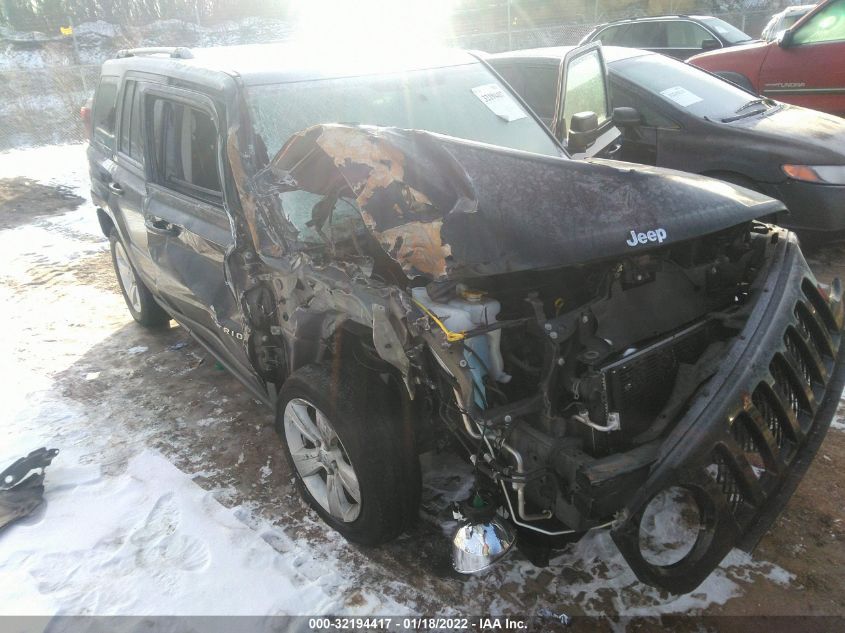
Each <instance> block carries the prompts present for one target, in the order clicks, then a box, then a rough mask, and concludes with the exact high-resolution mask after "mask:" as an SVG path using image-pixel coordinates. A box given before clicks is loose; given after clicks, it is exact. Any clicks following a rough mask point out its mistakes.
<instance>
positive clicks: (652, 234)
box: [626, 229, 666, 246]
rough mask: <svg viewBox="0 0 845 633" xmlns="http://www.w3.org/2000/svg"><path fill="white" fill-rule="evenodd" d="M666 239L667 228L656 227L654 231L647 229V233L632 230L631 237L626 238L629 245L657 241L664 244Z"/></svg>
mask: <svg viewBox="0 0 845 633" xmlns="http://www.w3.org/2000/svg"><path fill="white" fill-rule="evenodd" d="M665 239H666V229H654V230H653V231H646V232H645V233H637V232H636V231H631V239H630V240H626V243H627V244H628V246H637V245H638V244H647V243H648V242H657V243H658V244H662V243H663V240H665Z"/></svg>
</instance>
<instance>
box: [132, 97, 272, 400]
mask: <svg viewBox="0 0 845 633" xmlns="http://www.w3.org/2000/svg"><path fill="white" fill-rule="evenodd" d="M143 93H144V96H143V99H144V114H145V117H146V119H147V121H148V126H147V129H148V131H149V137H148V138H149V140H150V142H151V143H152V150H153V151H152V152H148V156H150V158H151V161H152V165H151V166H150V168H149V170H148V171H149V173H150V182H149V185H148V199H147V205H146V208H145V218H144V222H145V227H146V231H147V239H148V242H149V245H150V255H151V257H152V259H153V261H154V263H155V265H156V267H157V269H158V279H157V291H158V293H159V294H160V295H161V297H162V299H163V300H164V301H165V302H166V303H167V304H168V306H169V307H170V309H171V310H172V311H173V313H174V315H175V316H176V317H177V320H179V321H180V322H181V323H183V324H184V325H186V326H187V327H188V328H189V329H190V330H191V331H192V332H193V334H194V335H195V336H197V337H198V338H199V339H200V340H201V342H203V343H205V344H206V345H207V346H209V347H211V348H212V349H213V350H214V351H215V352H216V353H217V354H218V356H220V357H221V359H222V360H224V361H225V362H227V364H229V365H230V367H229V369H230V370H232V371H235V372H236V373H238V374H239V375H240V376H241V378H242V379H244V380H246V381H248V382H250V383H252V384H253V385H254V386H258V385H260V382H259V381H258V378H257V376H256V375H255V374H254V372H253V370H252V365H251V363H250V361H249V357H248V354H247V352H246V347H245V345H244V341H245V332H244V318H243V314H242V312H241V309H240V304H239V302H238V301H237V300H236V298H235V296H234V294H233V292H232V289H231V288H230V286H229V285H228V284H227V283H226V273H225V269H224V257H225V254H226V251H227V249H228V248H229V247H230V246H231V245H232V241H233V239H232V232H231V228H230V225H229V218H228V215H227V214H226V211H225V209H224V198H223V192H222V187H221V183H222V177H221V171H220V168H221V165H222V160H223V153H222V152H221V150H220V148H221V146H222V139H221V136H220V132H219V130H221V129H225V111H224V110H223V107H222V106H218V105H217V104H216V103H215V102H214V101H213V100H212V99H211V98H209V97H208V96H206V95H203V94H200V93H197V92H193V91H189V90H183V89H177V88H171V87H168V88H167V89H166V90H164V89H161V88H158V87H155V86H150V87H147V88H146V89H145V90H144V91H143Z"/></svg>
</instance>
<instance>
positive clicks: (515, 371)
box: [412, 226, 769, 533]
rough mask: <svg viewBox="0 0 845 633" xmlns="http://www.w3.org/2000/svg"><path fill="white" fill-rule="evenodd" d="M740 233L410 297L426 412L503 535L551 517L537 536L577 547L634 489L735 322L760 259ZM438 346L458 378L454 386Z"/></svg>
mask: <svg viewBox="0 0 845 633" xmlns="http://www.w3.org/2000/svg"><path fill="white" fill-rule="evenodd" d="M749 229H750V226H740V227H735V228H733V229H730V230H727V231H723V232H721V233H718V234H715V235H711V236H708V237H706V238H702V239H700V240H697V241H696V242H695V243H693V244H684V245H682V246H679V247H675V248H671V247H670V248H666V249H664V250H662V251H658V252H653V253H651V254H648V255H642V256H639V257H632V258H629V259H625V260H621V261H612V262H603V263H600V264H595V265H592V266H587V267H581V268H570V269H563V270H558V271H544V272H537V273H533V272H532V273H518V274H515V275H503V276H498V277H492V278H488V279H484V280H474V282H473V286H472V287H471V288H470V287H468V286H467V285H465V284H462V283H445V284H444V283H439V284H437V283H435V284H429V285H428V286H427V287H418V288H414V289H413V290H412V294H413V298H414V301H415V303H416V304H417V305H418V306H419V307H420V309H421V310H422V311H423V312H424V313H425V318H426V319H427V320H428V327H429V328H430V329H431V332H432V335H433V336H434V337H436V338H439V339H442V342H441V345H440V346H436V345H435V346H431V348H430V351H431V356H432V357H433V360H434V364H435V367H434V368H432V369H431V370H430V371H429V375H434V376H436V379H435V381H436V385H434V386H433V387H434V388H433V389H432V390H431V391H430V392H429V397H430V398H432V400H434V401H438V402H433V403H432V405H431V407H432V408H433V409H435V410H436V411H437V414H438V416H439V418H440V419H441V420H442V421H443V422H444V423H445V424H446V425H447V427H448V428H450V429H451V430H452V431H453V432H455V433H457V434H459V435H460V436H461V440H462V443H463V445H464V446H465V448H466V450H467V451H468V452H469V453H470V455H471V456H472V459H473V460H475V461H476V463H478V464H479V469H480V470H481V471H482V472H485V473H487V474H488V475H489V477H490V479H491V480H492V481H496V482H503V483H509V484H511V485H510V486H505V489H506V491H507V496H508V499H507V501H510V502H511V504H512V507H513V509H514V511H515V513H516V517H517V518H518V519H520V520H522V521H527V522H536V521H540V522H541V523H542V521H544V520H547V519H552V518H553V517H554V518H556V519H558V520H559V521H560V523H561V524H560V525H553V523H554V522H553V521H552V522H547V523H542V526H541V527H542V529H543V530H545V531H547V532H550V533H555V532H565V531H567V530H574V531H581V530H584V529H586V528H588V527H590V526H592V525H595V524H597V523H599V522H605V521H607V520H609V519H612V518H613V513H614V512H615V511H616V510H618V501H619V500H621V499H624V498H625V496H626V490H628V489H629V488H632V487H635V486H636V485H637V482H638V481H639V483H641V482H642V477H641V475H642V474H644V473H642V472H639V471H642V470H643V468H644V467H645V466H647V464H648V463H649V461H650V460H649V456H652V457H653V455H654V454H655V448H656V446H655V440H659V438H661V437H663V436H664V435H665V434H666V432H668V431H669V430H670V429H671V428H672V425H673V422H674V421H676V420H677V419H678V416H679V415H680V414H681V413H682V412H683V410H684V408H685V407H686V405H687V404H688V401H689V399H690V398H691V396H692V395H693V393H694V392H695V391H696V390H697V389H698V388H700V386H701V385H702V384H703V383H705V382H706V380H707V379H708V378H709V377H710V376H711V375H712V374H713V373H714V371H715V369H716V366H717V365H718V362H719V359H720V357H721V354H722V352H723V351H724V348H725V344H726V342H727V341H728V340H730V339H731V338H732V337H734V336H736V334H737V333H738V331H739V330H740V329H741V327H742V324H743V323H744V317H745V316H747V314H748V310H747V308H748V301H749V292H750V288H751V285H752V284H753V282H754V280H755V278H756V275H757V273H758V272H759V270H760V269H761V267H762V266H763V263H764V260H765V256H766V245H767V244H768V243H769V240H768V239H766V236H765V235H758V234H755V233H752V232H750V230H749ZM760 230H761V231H763V232H764V233H765V232H766V229H764V228H762V227H761V228H760ZM444 345H445V346H448V348H449V349H450V351H452V352H453V354H452V356H453V357H454V356H457V357H458V365H459V367H461V368H465V369H466V370H468V372H469V375H470V376H471V378H470V380H469V381H465V382H464V383H463V385H461V384H460V382H461V381H456V380H455V379H454V378H453V377H452V373H453V370H452V369H451V368H450V367H449V362H450V359H449V358H447V356H446V355H445V354H444V353H443V350H444V347H443V346H444ZM467 388H469V389H470V393H467V392H466V389H467ZM620 454H632V455H634V456H635V457H632V458H631V459H630V460H629V463H628V464H627V466H628V468H616V469H615V470H616V472H615V478H616V479H618V485H619V488H617V489H615V490H613V491H612V492H611V494H610V495H609V497H608V496H607V495H606V494H598V493H599V492H606V491H604V490H603V489H605V488H607V487H608V486H607V484H608V483H609V482H608V481H601V482H595V485H591V483H592V482H591V480H595V478H596V477H597V476H599V475H600V474H601V472H602V469H605V470H608V467H609V466H610V464H611V463H612V462H614V461H618V455H620ZM637 457H638V458H639V459H637ZM638 475H640V476H639V477H638ZM585 482H586V483H587V486H586V488H585V486H584V484H585ZM599 488H601V489H602V490H599ZM511 497H513V499H511Z"/></svg>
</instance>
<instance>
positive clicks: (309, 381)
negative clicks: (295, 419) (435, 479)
mask: <svg viewBox="0 0 845 633" xmlns="http://www.w3.org/2000/svg"><path fill="white" fill-rule="evenodd" d="M393 396H394V394H391V393H390V392H389V391H388V390H387V388H386V386H385V385H384V383H382V382H381V381H380V380H379V379H378V376H377V375H375V374H374V373H373V372H370V371H368V370H366V369H365V368H363V367H361V366H360V365H353V364H351V363H347V362H344V361H340V360H339V361H336V362H335V364H334V365H333V366H329V365H308V366H306V367H303V368H301V369H299V370H297V371H296V372H294V373H293V374H291V376H290V377H289V378H288V379H287V380H286V381H285V383H284V385H283V386H282V389H281V391H280V392H279V399H278V407H277V412H276V431H277V433H278V434H279V437H280V438H281V440H282V443H283V444H284V453H285V457H286V459H287V461H288V464H289V466H290V470H291V472H292V473H293V476H294V479H295V481H296V484H297V488H298V489H299V492H300V494H301V495H302V497H303V499H304V500H305V501H306V502H307V503H308V504H309V505H310V506H311V507H312V508H314V510H315V511H316V512H317V514H319V515H320V517H321V518H322V519H323V520H324V521H325V522H326V523H328V524H329V526H331V527H332V528H333V529H335V530H337V531H338V532H340V533H341V534H342V535H343V536H344V537H345V538H346V539H347V540H349V541H352V542H354V543H360V544H362V545H379V544H381V543H385V542H387V541H390V540H392V539H394V538H396V537H397V536H398V535H399V534H400V533H401V532H402V531H403V530H404V529H405V528H406V527H408V526H409V524H410V523H411V522H412V521H413V520H415V519H416V517H417V508H418V505H419V498H420V491H421V482H420V470H419V459H418V457H417V454H416V451H415V450H414V448H415V447H414V442H413V436H412V435H411V436H410V437H409V436H408V431H407V428H408V427H407V426H406V425H405V424H403V421H402V420H401V419H400V418H401V417H402V413H403V412H402V407H401V405H398V406H397V405H396V398H395V397H393ZM291 401H295V402H294V403H293V405H297V404H301V403H302V402H303V401H307V403H309V404H310V405H313V407H314V408H316V409H318V410H319V411H321V412H322V413H323V414H324V415H325V416H326V418H327V419H328V421H329V423H330V426H331V427H332V429H333V431H334V432H335V433H336V435H337V438H339V441H340V445H341V449H342V450H343V454H344V455H345V456H348V462H349V463H350V464H351V466H352V468H353V469H354V472H355V475H356V476H357V483H358V485H359V488H358V491H359V496H360V501H359V504H358V514H357V518H354V520H349V521H344V520H341V519H340V518H336V517H335V516H333V515H332V514H331V513H330V512H329V510H328V509H327V508H325V507H323V505H321V503H320V502H319V501H318V500H317V499H315V497H314V495H312V493H311V491H310V490H309V487H308V485H306V482H305V481H304V480H303V477H302V476H301V475H300V471H299V469H298V468H297V466H296V465H295V464H294V459H293V456H292V454H291V448H290V446H289V443H288V436H287V435H286V432H285V411H286V409H287V407H288V405H289V403H291ZM391 403H393V406H392V404H391ZM309 411H311V412H314V409H313V408H309ZM314 476H315V475H312V476H311V477H309V479H311V481H312V485H313V481H314V480H313V477H314ZM316 476H319V477H322V478H323V480H325V474H324V473H322V472H320V473H318V475H316ZM317 484H318V485H319V482H317ZM347 500H348V501H353V498H352V497H351V496H347Z"/></svg>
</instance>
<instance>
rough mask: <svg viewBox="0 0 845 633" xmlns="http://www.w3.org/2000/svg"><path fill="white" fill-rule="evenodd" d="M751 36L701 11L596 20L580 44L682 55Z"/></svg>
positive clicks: (727, 45)
mask: <svg viewBox="0 0 845 633" xmlns="http://www.w3.org/2000/svg"><path fill="white" fill-rule="evenodd" d="M752 40H753V38H752V37H751V36H750V35H747V34H745V33H743V32H742V31H740V30H739V29H738V28H736V27H735V26H732V25H731V24H728V23H727V22H725V21H724V20H720V19H719V18H714V17H712V16H704V15H664V16H656V17H647V18H626V19H623V20H616V21H615V22H609V23H607V24H600V25H599V26H597V27H596V28H595V29H593V30H592V31H590V32H589V33H588V34H587V35H586V36H585V37H584V38H583V39H582V40H581V44H587V43H588V42H597V41H601V43H602V44H604V45H605V46H628V47H630V48H642V49H645V50H647V51H652V52H654V53H663V54H664V55H669V56H670V57H675V58H677V59H686V58H687V57H691V56H692V55H697V54H698V53H702V52H704V51H712V50H716V49H720V48H727V47H729V46H736V45H737V44H743V43H747V42H751V41H752Z"/></svg>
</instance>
